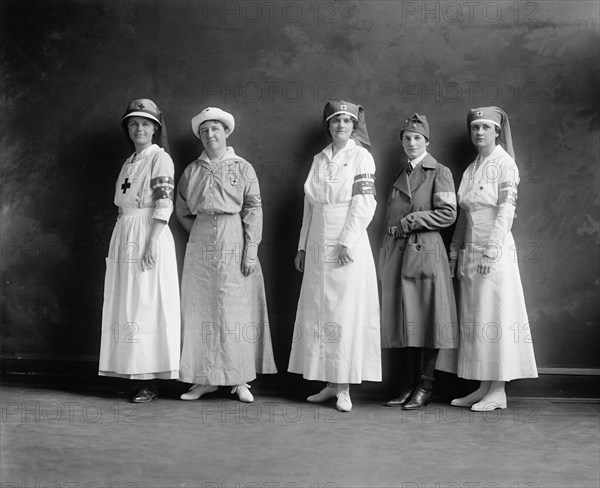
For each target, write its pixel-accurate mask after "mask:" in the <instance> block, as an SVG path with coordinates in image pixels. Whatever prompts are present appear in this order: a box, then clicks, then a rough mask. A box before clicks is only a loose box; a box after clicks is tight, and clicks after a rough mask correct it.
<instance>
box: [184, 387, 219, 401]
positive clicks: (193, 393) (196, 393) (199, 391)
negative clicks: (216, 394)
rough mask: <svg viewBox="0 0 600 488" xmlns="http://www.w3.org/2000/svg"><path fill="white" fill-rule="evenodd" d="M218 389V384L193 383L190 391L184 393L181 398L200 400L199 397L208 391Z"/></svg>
mask: <svg viewBox="0 0 600 488" xmlns="http://www.w3.org/2000/svg"><path fill="white" fill-rule="evenodd" d="M218 389H219V387H218V386H212V385H192V387H191V388H190V389H189V391H188V392H187V393H184V394H182V395H181V396H180V397H179V398H181V399H182V400H198V398H200V397H201V396H202V395H205V394H206V393H212V392H213V391H217V390H218Z"/></svg>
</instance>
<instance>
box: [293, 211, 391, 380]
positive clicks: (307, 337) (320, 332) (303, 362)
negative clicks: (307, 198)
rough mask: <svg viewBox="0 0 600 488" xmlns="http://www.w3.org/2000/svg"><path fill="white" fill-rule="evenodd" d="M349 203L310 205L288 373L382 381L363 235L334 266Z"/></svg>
mask: <svg viewBox="0 0 600 488" xmlns="http://www.w3.org/2000/svg"><path fill="white" fill-rule="evenodd" d="M349 209H350V206H349V204H330V205H315V206H314V209H313V214H312V220H311V223H310V230H309V233H308V242H307V248H306V257H305V264H304V277H303V279H302V287H301V289H300V299H299V301H298V310H297V314H296V323H295V327H294V336H293V340H292V351H291V354H290V362H289V367H288V371H290V372H291V373H298V374H302V375H303V377H304V378H306V379H309V380H320V381H329V382H332V383H360V382H362V381H381V338H380V325H379V297H378V294H377V276H376V274H375V263H374V261H373V253H372V251H371V246H370V245H369V237H368V235H367V232H366V231H365V232H364V233H363V235H362V236H361V237H360V239H359V241H358V243H357V244H356V246H355V247H354V248H353V249H352V250H351V255H352V257H353V259H354V262H353V263H350V264H347V265H345V266H341V265H339V264H338V262H337V259H338V246H337V241H338V239H339V237H340V235H341V233H342V229H343V227H344V223H345V222H346V217H347V215H348V211H349Z"/></svg>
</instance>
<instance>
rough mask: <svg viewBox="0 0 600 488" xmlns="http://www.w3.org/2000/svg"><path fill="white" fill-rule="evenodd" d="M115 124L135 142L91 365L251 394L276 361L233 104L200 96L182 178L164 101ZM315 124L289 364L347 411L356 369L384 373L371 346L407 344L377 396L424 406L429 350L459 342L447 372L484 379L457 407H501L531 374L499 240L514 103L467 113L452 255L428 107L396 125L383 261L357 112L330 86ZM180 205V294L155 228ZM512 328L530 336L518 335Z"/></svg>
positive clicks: (143, 387)
mask: <svg viewBox="0 0 600 488" xmlns="http://www.w3.org/2000/svg"><path fill="white" fill-rule="evenodd" d="M121 124H122V126H123V129H124V130H125V133H126V134H127V136H128V139H129V140H130V141H131V142H132V143H133V146H134V149H135V152H134V154H133V155H132V156H131V157H130V158H129V159H128V160H127V161H126V162H125V164H124V166H123V169H122V170H121V174H120V175H119V179H118V180H117V184H116V191H115V204H116V205H117V206H118V207H119V217H118V219H117V223H116V225H115V229H114V231H113V236H112V239H111V246H110V253H109V257H108V258H107V260H106V261H107V271H106V282H105V292H104V308H103V322H102V342H101V352H100V368H99V374H101V375H107V376H119V377H125V378H129V379H133V380H138V383H139V387H138V388H137V389H136V390H135V391H134V393H133V396H132V401H134V402H147V401H150V400H152V399H153V398H154V397H155V396H156V395H157V390H156V384H155V383H154V381H153V380H155V379H157V378H161V379H171V378H177V379H180V380H181V381H184V382H187V383H191V384H192V386H191V388H190V390H189V391H188V392H187V393H184V394H182V395H181V399H183V400H196V399H198V398H200V397H201V396H202V395H204V394H206V393H210V392H213V391H215V390H217V388H218V386H221V385H227V386H231V387H232V390H231V391H232V393H236V394H237V395H238V398H239V399H240V400H241V401H244V402H251V401H253V397H252V394H251V393H250V391H249V388H250V386H249V385H248V383H249V382H250V381H252V380H253V379H254V378H255V377H256V374H258V373H276V368H275V364H274V360H273V350H272V346H271V337H270V329H269V323H268V316H267V307H266V300H265V291H264V282H263V276H262V271H261V267H260V263H259V261H258V256H257V250H258V246H259V244H260V241H261V234H262V208H261V197H260V189H259V185H258V179H257V177H256V173H255V172H254V169H253V167H252V165H251V164H250V163H248V162H247V161H245V160H244V159H243V158H241V157H239V156H237V155H236V154H235V152H234V150H233V148H232V147H228V146H227V144H226V140H227V138H228V137H229V136H230V135H231V133H232V132H233V130H234V128H235V121H234V118H233V116H232V115H231V114H228V113H227V112H224V111H223V110H220V109H218V108H212V107H209V108H207V109H205V110H203V111H202V112H201V113H200V114H198V115H197V116H196V117H194V118H193V119H192V129H193V132H194V135H195V136H196V137H198V138H199V139H200V140H201V141H202V145H203V147H204V151H203V152H202V154H201V155H200V157H199V158H198V159H197V160H196V161H194V162H192V163H191V164H190V165H189V166H188V167H187V168H186V169H185V171H184V174H183V176H182V177H181V179H180V181H179V184H178V186H177V189H176V191H175V186H174V168H173V162H172V160H171V158H170V157H169V155H168V153H167V152H166V151H165V149H166V148H167V146H166V128H165V124H164V119H163V117H162V114H161V112H160V110H159V109H158V107H157V106H156V105H155V104H154V103H153V102H152V101H150V100H135V101H133V102H131V103H130V104H129V106H128V108H127V110H126V112H125V114H124V116H123V117H122V119H121ZM323 126H324V129H325V131H326V133H327V134H328V135H329V136H330V137H331V144H329V145H328V146H327V147H325V149H323V151H321V152H320V153H318V154H317V155H316V156H315V157H314V160H313V163H312V166H311V168H310V172H309V175H308V178H307V179H306V182H305V184H304V194H305V198H304V213H303V219H302V227H301V231H300V239H299V244H298V252H297V254H296V257H295V260H294V264H295V267H296V269H297V270H298V271H300V272H302V273H303V280H302V287H301V291H300V298H299V302H298V309H297V314H296V320H295V327H294V336H293V342H292V349H291V354H290V360H289V367H288V371H290V372H292V373H298V374H302V375H303V377H304V378H306V379H309V380H318V381H324V382H327V385H326V386H325V388H323V389H322V390H321V391H320V392H319V393H317V394H315V395H311V396H309V397H308V398H307V400H308V401H310V402H323V401H326V400H329V399H334V398H335V399H336V407H337V409H338V410H340V411H343V412H348V411H350V410H351V409H352V401H351V398H350V389H349V388H350V384H357V383H361V382H362V381H381V376H382V374H381V348H382V347H383V348H401V349H402V352H403V357H404V362H403V367H402V370H401V371H400V372H399V373H400V374H398V377H399V378H400V377H402V379H403V381H402V386H401V387H400V388H399V390H398V391H399V395H398V396H397V397H395V398H393V399H391V400H390V401H388V402H386V405H387V406H399V407H402V408H404V409H407V410H410V409H417V408H422V407H423V406H425V405H427V404H428V402H429V400H430V397H431V391H432V385H433V382H434V381H435V378H434V370H435V368H436V362H437V361H438V359H442V357H441V356H443V354H439V352H440V350H442V351H444V353H445V352H448V351H452V350H456V349H458V355H457V356H458V359H457V364H455V365H454V366H453V367H451V368H450V369H451V370H452V371H454V372H456V373H457V374H458V376H459V377H462V378H467V379H476V380H480V381H481V385H480V387H479V388H478V389H477V390H476V391H475V392H473V393H471V394H470V395H468V396H467V397H464V398H458V399H455V400H453V401H452V404H453V405H456V406H464V407H469V408H471V409H472V410H477V411H486V410H493V409H496V408H506V395H505V392H504V384H505V382H506V381H510V380H512V379H516V378H531V377H537V370H536V365H535V359H534V355H533V348H532V345H531V343H530V342H527V341H526V337H527V335H528V334H527V333H528V321H527V312H526V309H525V303H524V299H523V291H522V286H521V281H520V277H519V271H518V265H517V262H516V261H515V260H514V259H510V256H511V253H510V252H509V250H510V248H511V246H513V245H514V241H513V238H512V235H511V232H510V229H511V225H512V220H513V218H514V216H515V203H516V196H517V185H518V182H519V174H518V168H517V166H516V163H515V161H514V154H513V152H512V141H511V137H510V127H509V125H508V117H507V116H506V114H505V113H504V112H503V111H502V110H501V109H499V108H497V107H483V108H479V109H475V110H471V111H470V112H469V114H468V128H469V133H470V135H471V139H472V142H473V144H474V145H475V146H476V147H477V150H478V156H477V159H476V160H475V161H474V162H473V163H472V164H471V165H470V166H469V167H468V168H467V170H466V172H465V174H464V176H463V179H462V182H461V184H460V188H459V191H458V204H459V205H460V207H461V212H460V213H459V216H458V223H457V225H456V228H455V231H454V236H453V239H452V244H451V247H450V256H449V258H448V254H447V253H446V250H445V247H444V243H443V241H442V238H441V236H440V234H439V231H440V230H442V229H444V228H448V227H450V226H452V225H453V224H454V222H455V220H456V216H457V198H456V193H455V188H454V182H453V179H452V174H451V172H450V171H449V170H448V168H447V167H445V166H443V165H442V164H440V163H438V162H437V161H436V160H435V159H434V158H433V156H431V155H430V154H429V153H428V152H427V146H428V145H429V124H428V121H427V118H426V117H425V116H423V115H418V114H414V115H413V116H410V117H408V118H407V119H406V121H405V122H404V123H403V125H402V128H401V131H400V138H401V140H402V145H403V148H404V151H405V153H406V155H407V157H408V163H406V164H404V163H403V164H402V165H401V167H400V171H399V173H398V174H397V176H396V177H395V179H394V180H393V182H392V185H391V190H390V192H389V196H388V200H387V212H386V222H385V232H384V236H383V240H382V247H381V251H380V257H379V267H378V272H377V271H376V267H375V262H374V259H373V255H372V252H371V247H370V243H369V238H368V235H367V226H368V225H369V223H370V222H371V220H372V218H373V215H374V213H375V208H376V200H375V162H374V160H373V157H372V156H371V153H370V147H371V144H370V140H369V135H368V131H367V127H366V120H365V114H364V110H363V108H362V107H361V106H360V105H356V104H353V103H350V102H347V101H343V100H335V101H330V102H328V103H327V104H326V106H325V109H324V113H323ZM174 201H175V203H174ZM173 208H175V212H176V215H177V218H178V220H179V222H180V223H181V224H182V226H183V227H184V228H185V229H186V230H187V231H188V232H189V233H190V237H189V241H188V244H187V248H186V254H185V261H184V268H183V277H182V285H181V304H180V302H179V296H180V295H179V288H178V281H177V268H176V263H175V250H174V244H173V237H172V235H171V233H170V231H169V228H168V226H166V223H167V221H168V219H169V216H170V214H171V213H172V211H173ZM138 252H139V257H138V255H137V254H136V253H138ZM377 274H378V275H379V281H380V284H381V307H380V302H379V296H378V286H377ZM454 276H456V277H457V278H458V280H459V289H460V293H459V301H458V303H459V306H458V313H457V307H456V302H455V297H454V289H453V284H452V277H454ZM515 327H519V329H520V331H521V332H523V333H522V334H518V335H515V334H511V333H510V331H511V330H514V328H515ZM180 331H181V332H180ZM180 333H181V336H182V337H181V338H180ZM180 341H181V342H180ZM438 356H440V357H439V358H438ZM455 356H456V355H455Z"/></svg>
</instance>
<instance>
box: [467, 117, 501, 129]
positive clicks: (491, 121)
mask: <svg viewBox="0 0 600 488" xmlns="http://www.w3.org/2000/svg"><path fill="white" fill-rule="evenodd" d="M475 122H487V123H489V124H494V125H495V126H497V127H500V122H496V121H495V120H492V119H473V120H471V123H470V124H469V125H473V124H474V123H475Z"/></svg>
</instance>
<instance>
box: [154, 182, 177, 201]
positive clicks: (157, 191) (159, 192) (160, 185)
mask: <svg viewBox="0 0 600 488" xmlns="http://www.w3.org/2000/svg"><path fill="white" fill-rule="evenodd" d="M150 187H151V188H152V201H153V202H155V203H156V202H158V201H159V200H163V199H165V198H170V199H171V201H172V200H173V196H174V193H175V183H174V181H173V178H171V177H170V176H159V177H157V178H152V179H151V180H150Z"/></svg>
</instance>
